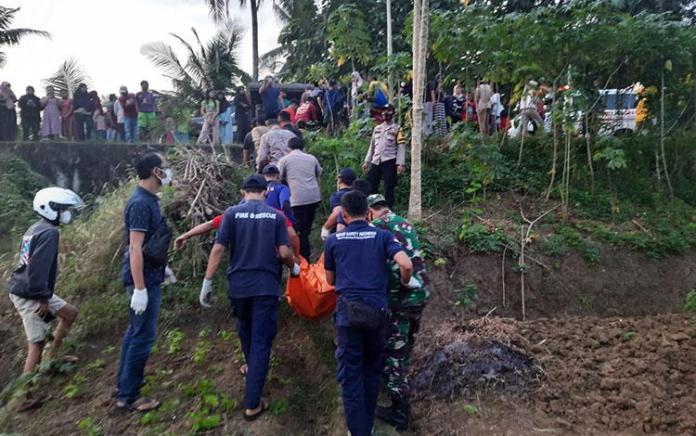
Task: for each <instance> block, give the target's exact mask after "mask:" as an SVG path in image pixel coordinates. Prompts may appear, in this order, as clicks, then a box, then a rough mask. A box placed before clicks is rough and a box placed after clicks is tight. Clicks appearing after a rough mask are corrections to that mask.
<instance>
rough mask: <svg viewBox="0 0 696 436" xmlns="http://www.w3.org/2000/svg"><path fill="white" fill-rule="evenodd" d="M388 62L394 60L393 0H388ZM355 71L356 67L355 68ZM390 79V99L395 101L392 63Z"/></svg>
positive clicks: (389, 73)
mask: <svg viewBox="0 0 696 436" xmlns="http://www.w3.org/2000/svg"><path fill="white" fill-rule="evenodd" d="M386 3H387V62H391V60H392V18H391V0H387V2H386ZM353 71H355V68H353ZM387 75H388V80H387V84H388V87H389V101H393V100H392V99H393V97H394V83H393V82H394V80H393V77H392V75H393V74H392V69H391V65H390V66H389V71H388V72H387Z"/></svg>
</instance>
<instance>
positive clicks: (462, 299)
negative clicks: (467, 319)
mask: <svg viewBox="0 0 696 436" xmlns="http://www.w3.org/2000/svg"><path fill="white" fill-rule="evenodd" d="M454 296H455V298H456V300H455V302H454V305H455V306H456V307H459V308H461V309H467V308H469V307H470V306H472V305H473V304H474V303H476V300H478V288H477V287H476V285H475V284H473V283H467V284H466V285H464V288H463V289H455V290H454Z"/></svg>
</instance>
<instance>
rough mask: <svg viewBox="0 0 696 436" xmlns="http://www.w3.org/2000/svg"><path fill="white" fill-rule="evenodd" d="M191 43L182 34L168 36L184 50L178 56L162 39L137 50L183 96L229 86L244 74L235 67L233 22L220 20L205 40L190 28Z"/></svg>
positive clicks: (237, 36)
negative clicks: (210, 35)
mask: <svg viewBox="0 0 696 436" xmlns="http://www.w3.org/2000/svg"><path fill="white" fill-rule="evenodd" d="M191 32H192V33H193V36H194V38H195V41H196V42H195V43H194V44H195V46H194V44H191V43H189V42H188V41H186V40H185V39H184V38H183V37H181V36H179V35H177V34H175V33H172V34H171V35H172V36H173V37H174V38H175V39H176V40H177V41H178V42H179V43H180V44H181V46H182V47H184V49H185V50H186V52H187V57H186V58H185V59H183V60H182V59H180V58H179V56H178V55H177V54H176V52H175V51H174V49H173V48H172V46H171V45H169V44H167V43H164V42H153V43H150V44H145V45H144V46H142V48H141V49H140V52H141V53H142V54H143V55H144V56H145V57H146V58H147V59H148V60H150V62H152V64H153V65H155V66H156V67H158V68H161V69H162V71H163V72H164V75H165V77H168V78H170V79H171V80H172V83H173V84H174V88H175V90H176V91H177V92H179V93H181V94H184V95H189V96H193V95H199V96H200V95H202V93H203V92H204V91H205V90H206V89H220V90H226V89H231V88H232V87H233V85H234V84H235V83H236V79H240V78H244V77H245V75H246V73H244V71H242V69H241V68H240V67H239V44H240V43H241V40H242V31H241V30H240V28H239V27H238V26H237V25H236V24H235V23H234V22H233V21H226V22H224V23H223V24H222V25H221V27H220V29H219V30H218V32H217V33H216V34H215V35H214V36H213V37H212V38H211V39H210V40H209V41H208V42H207V43H205V44H204V43H203V42H201V40H200V38H199V36H198V32H197V31H196V29H195V28H191Z"/></svg>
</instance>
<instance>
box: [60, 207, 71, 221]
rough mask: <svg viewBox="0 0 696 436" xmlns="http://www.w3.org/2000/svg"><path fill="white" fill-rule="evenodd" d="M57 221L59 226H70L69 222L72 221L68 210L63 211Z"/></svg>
mask: <svg viewBox="0 0 696 436" xmlns="http://www.w3.org/2000/svg"><path fill="white" fill-rule="evenodd" d="M59 219H60V223H61V224H70V221H72V213H71V212H70V211H69V210H64V211H62V212H61V213H60V218H59Z"/></svg>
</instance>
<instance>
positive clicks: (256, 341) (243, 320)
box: [230, 296, 278, 409]
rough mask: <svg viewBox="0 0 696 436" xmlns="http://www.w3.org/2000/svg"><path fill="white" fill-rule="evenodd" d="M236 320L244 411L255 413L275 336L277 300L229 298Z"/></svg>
mask: <svg viewBox="0 0 696 436" xmlns="http://www.w3.org/2000/svg"><path fill="white" fill-rule="evenodd" d="M230 303H231V305H232V313H233V314H234V316H236V317H237V326H238V334H239V341H240V342H241V343H242V352H244V358H245V359H246V363H247V367H248V370H247V374H246V385H245V387H244V408H245V409H255V408H257V407H259V404H260V403H261V391H263V385H264V384H265V382H266V375H267V374H268V366H269V363H270V359H271V345H273V339H274V338H275V336H276V333H278V297H272V296H262V297H249V298H230Z"/></svg>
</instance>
